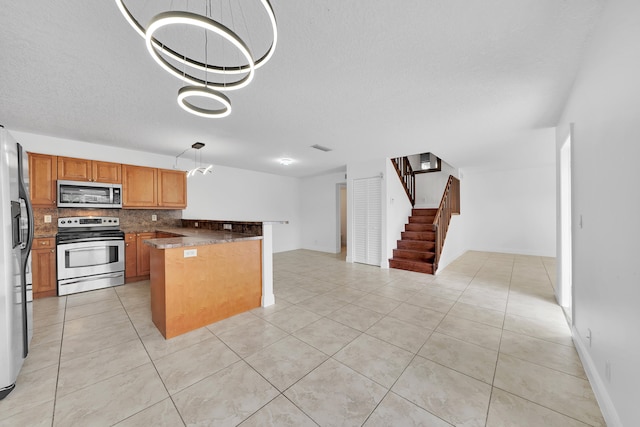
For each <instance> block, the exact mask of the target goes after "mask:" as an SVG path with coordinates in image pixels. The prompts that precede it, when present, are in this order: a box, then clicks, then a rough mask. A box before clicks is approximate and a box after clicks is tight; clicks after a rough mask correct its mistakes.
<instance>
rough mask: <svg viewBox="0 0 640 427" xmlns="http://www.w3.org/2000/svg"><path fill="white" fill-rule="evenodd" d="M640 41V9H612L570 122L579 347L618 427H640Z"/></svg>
mask: <svg viewBox="0 0 640 427" xmlns="http://www.w3.org/2000/svg"><path fill="white" fill-rule="evenodd" d="M638 40H640V2H638V1H637V0H612V1H609V2H608V3H607V6H606V8H605V10H604V14H603V17H602V21H601V22H600V24H599V27H598V28H597V31H596V32H595V34H594V37H593V40H592V42H591V43H590V45H589V48H588V51H587V54H586V56H585V58H584V62H583V64H582V67H581V72H580V74H579V75H578V78H577V79H576V82H575V84H574V87H573V91H572V93H571V95H570V97H569V101H568V103H567V107H566V109H565V111H564V114H563V118H562V123H573V126H574V127H573V130H574V134H573V138H572V149H573V163H572V181H573V185H572V198H573V203H572V213H573V228H572V232H573V287H574V295H573V296H574V299H573V304H574V317H573V322H574V339H575V342H576V344H577V347H578V349H579V351H580V352H581V355H582V360H583V364H584V365H585V368H586V370H587V373H588V374H589V376H590V378H591V383H592V385H593V386H594V388H595V391H596V395H597V396H598V400H599V402H600V405H601V408H602V409H603V412H604V415H605V419H606V420H607V423H608V425H609V426H622V425H624V426H635V425H638V420H640V406H639V405H638V402H639V398H638V396H639V394H638V386H639V385H640V364H639V363H638V362H639V361H640V329H639V328H638V325H640V270H639V269H638V260H639V259H640V244H639V241H640V221H639V217H640V216H639V212H640V197H639V196H638V194H639V192H638V185H639V184H640V168H639V167H638V159H640V143H639V141H640V120H639V119H640V79H639V78H638V76H640V49H639V47H638ZM580 217H582V224H583V226H582V227H580V226H579V222H580ZM587 329H591V332H592V335H591V337H592V338H591V345H589V343H588V340H587V339H586V338H585V335H586V332H587ZM607 363H609V364H610V367H611V374H610V379H608V378H607V375H606V366H607Z"/></svg>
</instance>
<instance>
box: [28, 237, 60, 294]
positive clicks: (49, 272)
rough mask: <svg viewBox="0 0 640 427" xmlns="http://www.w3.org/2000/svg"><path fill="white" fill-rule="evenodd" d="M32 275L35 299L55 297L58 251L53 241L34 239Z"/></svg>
mask: <svg viewBox="0 0 640 427" xmlns="http://www.w3.org/2000/svg"><path fill="white" fill-rule="evenodd" d="M31 273H32V277H33V297H34V298H43V297H50V296H55V295H56V294H57V293H58V291H57V282H56V249H55V242H54V241H53V239H49V238H47V239H33V249H32V250H31Z"/></svg>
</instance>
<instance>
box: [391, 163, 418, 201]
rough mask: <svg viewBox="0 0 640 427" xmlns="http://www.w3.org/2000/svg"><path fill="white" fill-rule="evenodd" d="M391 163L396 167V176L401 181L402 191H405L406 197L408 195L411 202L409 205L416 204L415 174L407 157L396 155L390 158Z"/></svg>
mask: <svg viewBox="0 0 640 427" xmlns="http://www.w3.org/2000/svg"><path fill="white" fill-rule="evenodd" d="M391 163H393V166H394V167H395V169H396V172H397V173H398V178H400V181H402V185H403V187H404V191H405V192H406V193H407V197H409V201H410V202H411V206H415V205H416V175H415V173H414V172H413V168H412V167H411V163H409V158H408V157H406V156H405V157H396V158H393V159H391Z"/></svg>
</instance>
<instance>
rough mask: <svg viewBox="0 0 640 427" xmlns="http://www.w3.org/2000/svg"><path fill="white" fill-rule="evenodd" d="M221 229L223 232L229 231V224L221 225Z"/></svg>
mask: <svg viewBox="0 0 640 427" xmlns="http://www.w3.org/2000/svg"><path fill="white" fill-rule="evenodd" d="M222 228H223V229H225V230H231V224H222Z"/></svg>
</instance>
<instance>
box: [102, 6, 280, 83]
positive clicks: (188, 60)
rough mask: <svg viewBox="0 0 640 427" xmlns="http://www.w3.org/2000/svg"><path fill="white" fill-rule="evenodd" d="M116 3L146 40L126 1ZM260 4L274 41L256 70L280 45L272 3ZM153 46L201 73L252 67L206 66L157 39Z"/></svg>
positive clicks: (242, 70)
mask: <svg viewBox="0 0 640 427" xmlns="http://www.w3.org/2000/svg"><path fill="white" fill-rule="evenodd" d="M115 2H116V5H117V6H118V9H119V10H120V13H122V15H123V16H124V18H125V19H126V21H127V22H128V23H129V25H131V27H132V28H133V29H134V30H135V32H136V33H138V34H139V35H140V37H142V38H143V39H144V38H146V36H145V33H146V31H147V30H145V28H144V27H143V26H142V25H141V24H140V22H138V20H137V19H136V18H135V17H134V16H133V14H132V13H131V12H130V11H129V8H128V7H127V6H126V5H125V4H124V0H115ZM260 4H262V6H263V7H264V10H265V12H266V13H267V16H268V17H269V23H270V24H271V31H272V39H271V44H270V45H269V48H268V49H267V51H266V52H265V53H264V54H263V55H262V56H261V57H260V58H259V59H257V60H256V61H255V62H254V68H255V69H256V70H257V69H258V68H260V67H262V66H263V65H264V64H266V63H267V62H268V61H269V60H270V59H271V57H272V56H273V53H274V52H275V49H276V45H277V44H278V24H277V22H276V16H275V14H274V12H273V7H272V6H271V3H270V2H269V0H260ZM153 44H154V46H155V48H156V49H158V50H162V51H163V53H164V54H165V55H166V56H168V57H170V58H171V59H172V60H174V61H177V62H179V63H183V64H185V65H187V66H189V67H192V68H196V69H198V70H201V71H206V72H210V73H218V74H242V73H246V72H247V71H249V67H250V66H251V65H250V64H249V63H247V64H244V65H234V66H219V65H214V64H206V63H204V62H201V61H198V60H196V59H192V58H189V57H188V56H186V55H183V54H181V53H179V52H177V51H175V50H173V49H172V48H170V47H169V46H167V45H166V44H165V43H160V42H159V41H158V40H156V39H155V38H154V39H153Z"/></svg>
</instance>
